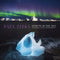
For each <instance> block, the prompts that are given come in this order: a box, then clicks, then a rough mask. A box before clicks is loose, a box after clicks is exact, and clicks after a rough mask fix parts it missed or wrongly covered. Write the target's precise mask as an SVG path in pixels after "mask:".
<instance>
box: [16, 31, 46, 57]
mask: <svg viewBox="0 0 60 60" xmlns="http://www.w3.org/2000/svg"><path fill="white" fill-rule="evenodd" d="M40 45H41V40H39V42H38V43H37V42H36V41H35V39H34V32H31V33H29V34H27V35H25V36H24V37H23V38H22V39H21V41H19V43H18V44H17V47H16V49H17V50H18V51H19V52H20V53H21V54H22V55H23V56H40V55H42V54H43V53H44V50H45V48H44V47H43V46H40Z"/></svg>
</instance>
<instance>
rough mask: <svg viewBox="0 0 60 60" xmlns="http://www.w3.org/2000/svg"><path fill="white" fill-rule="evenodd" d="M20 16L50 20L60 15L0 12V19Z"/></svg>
mask: <svg viewBox="0 0 60 60" xmlns="http://www.w3.org/2000/svg"><path fill="white" fill-rule="evenodd" d="M20 15H25V16H29V17H32V16H34V17H48V16H50V17H52V18H60V14H55V13H50V14H48V13H45V12H44V13H41V12H34V11H17V12H16V11H13V12H0V17H10V16H16V17H18V16H20Z"/></svg>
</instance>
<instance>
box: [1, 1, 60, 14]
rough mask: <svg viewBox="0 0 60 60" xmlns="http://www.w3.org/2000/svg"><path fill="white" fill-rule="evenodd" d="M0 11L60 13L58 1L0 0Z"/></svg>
mask: <svg viewBox="0 0 60 60" xmlns="http://www.w3.org/2000/svg"><path fill="white" fill-rule="evenodd" d="M0 10H9V11H12V10H28V11H31V10H33V11H41V12H50V13H52V12H53V13H60V0H0Z"/></svg>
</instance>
